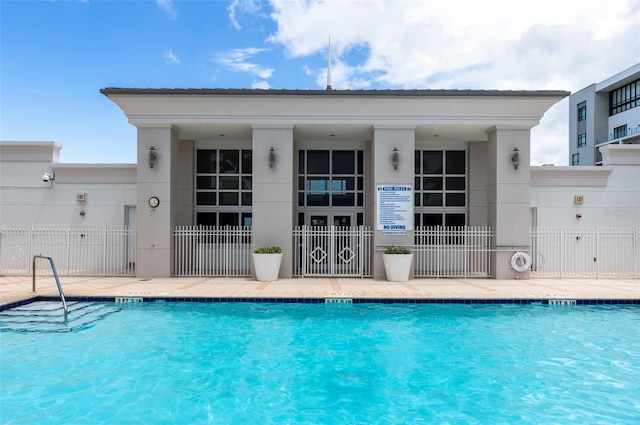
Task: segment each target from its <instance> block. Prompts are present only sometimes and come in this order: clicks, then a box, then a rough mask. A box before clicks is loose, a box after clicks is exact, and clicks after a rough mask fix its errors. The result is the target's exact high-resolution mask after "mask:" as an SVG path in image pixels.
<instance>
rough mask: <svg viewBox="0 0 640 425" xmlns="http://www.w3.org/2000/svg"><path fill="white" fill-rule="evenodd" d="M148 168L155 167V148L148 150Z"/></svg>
mask: <svg viewBox="0 0 640 425" xmlns="http://www.w3.org/2000/svg"><path fill="white" fill-rule="evenodd" d="M148 151H149V168H153V166H154V165H156V161H157V160H158V151H157V150H156V148H154V147H153V146H151V147H150V148H149V149H148Z"/></svg>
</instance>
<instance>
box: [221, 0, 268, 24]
mask: <svg viewBox="0 0 640 425" xmlns="http://www.w3.org/2000/svg"><path fill="white" fill-rule="evenodd" d="M261 11H262V2H261V1H260V0H233V1H232V2H231V4H230V5H229V6H227V12H228V14H229V20H230V21H231V24H232V25H233V26H234V28H235V29H237V30H240V29H242V25H240V22H238V15H239V14H245V13H246V14H251V15H258V14H260V13H261Z"/></svg>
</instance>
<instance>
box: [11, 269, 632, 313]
mask: <svg viewBox="0 0 640 425" xmlns="http://www.w3.org/2000/svg"><path fill="white" fill-rule="evenodd" d="M60 283H61V285H62V288H63V290H64V293H65V295H66V296H67V297H151V298H153V297H205V298H217V297H234V298H371V299H389V298H393V299H402V298H405V299H483V300H487V299H488V300H491V299H495V300H509V299H514V300H515V299H518V300H520V299H536V300H538V299H543V300H544V299H575V300H637V301H638V302H640V279H572V278H568V279H530V280H515V279H512V280H496V279H454V278H447V279H413V280H410V281H409V282H405V283H394V282H387V281H384V280H374V279H370V278H365V279H361V278H340V277H306V278H293V279H279V280H277V281H274V282H257V281H255V280H253V279H252V278H225V277H190V278H185V277H180V278H151V279H143V278H136V277H77V276H73V277H61V278H60ZM57 295H58V290H57V287H56V283H55V279H54V278H53V276H41V277H37V280H36V292H32V277H31V276H0V306H1V305H5V304H11V303H14V302H19V301H23V300H27V299H30V298H34V297H38V296H57Z"/></svg>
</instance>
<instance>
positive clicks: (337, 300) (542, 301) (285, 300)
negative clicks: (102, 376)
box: [0, 295, 640, 312]
mask: <svg viewBox="0 0 640 425" xmlns="http://www.w3.org/2000/svg"><path fill="white" fill-rule="evenodd" d="M65 299H66V300H67V301H68V302H71V301H73V302H112V303H116V304H138V303H140V304H144V303H155V302H166V303H179V302H191V303H265V304H278V303H281V304H421V305H424V304H441V305H442V304H462V305H490V304H514V305H549V306H579V305H640V298H638V299H632V298H625V299H620V298H612V299H592V298H583V299H557V298H363V297H353V298H351V297H198V296H193V297H184V296H176V297H166V296H123V297H119V296H106V297H105V296H70V297H65ZM37 301H60V297H59V296H49V295H36V296H33V297H31V298H25V299H21V300H18V301H14V302H10V303H7V304H4V305H0V312H2V311H4V310H8V309H11V308H15V307H19V306H22V305H27V304H31V303H33V302H37Z"/></svg>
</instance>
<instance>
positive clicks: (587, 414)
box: [0, 302, 640, 424]
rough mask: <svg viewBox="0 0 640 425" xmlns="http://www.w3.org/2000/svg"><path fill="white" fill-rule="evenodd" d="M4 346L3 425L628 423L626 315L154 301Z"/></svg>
mask: <svg viewBox="0 0 640 425" xmlns="http://www.w3.org/2000/svg"><path fill="white" fill-rule="evenodd" d="M112 305H113V304H112ZM0 338H1V344H0V361H1V365H0V422H2V423H3V424H44V423H46V424H70V423H73V424H116V423H118V424H119V423H135V424H173V423H175V424H206V423H211V424H516V423H517V424H637V423H639V419H640V307H639V306H637V305H635V306H577V307H550V306H546V305H544V306H543V305H541V306H531V305H525V306H517V305H473V306H472V305H379V304H376V305H374V304H357V305H356V304H354V305H324V304H321V305H318V304H261V303H210V304H204V303H202V304H200V303H163V302H153V303H144V304H142V305H134V306H124V307H123V308H122V310H121V311H119V312H115V313H112V314H109V315H107V316H106V317H104V318H103V319H101V320H98V321H96V322H95V323H93V324H92V325H90V326H88V327H84V328H82V329H79V330H74V331H72V332H63V333H61V332H48V333H39V332H6V331H5V332H1V333H0Z"/></svg>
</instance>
